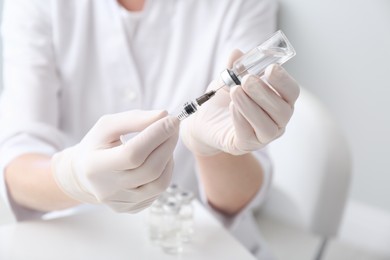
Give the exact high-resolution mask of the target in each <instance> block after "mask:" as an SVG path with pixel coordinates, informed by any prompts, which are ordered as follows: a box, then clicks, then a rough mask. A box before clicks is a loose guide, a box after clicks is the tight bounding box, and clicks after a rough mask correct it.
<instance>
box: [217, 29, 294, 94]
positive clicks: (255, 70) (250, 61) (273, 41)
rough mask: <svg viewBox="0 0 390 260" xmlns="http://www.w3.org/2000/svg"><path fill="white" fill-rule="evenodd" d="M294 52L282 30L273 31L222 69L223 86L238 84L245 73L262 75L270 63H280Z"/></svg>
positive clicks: (289, 57) (292, 55)
mask: <svg viewBox="0 0 390 260" xmlns="http://www.w3.org/2000/svg"><path fill="white" fill-rule="evenodd" d="M295 54H296V52H295V50H294V48H293V47H292V45H291V44H290V42H289V40H288V39H287V37H286V36H285V35H284V33H283V32H282V31H280V30H279V31H277V32H275V33H274V34H273V35H272V36H271V37H270V38H269V39H268V40H266V41H265V42H263V43H262V44H260V45H259V46H257V47H256V48H254V49H252V50H250V51H249V52H247V53H245V54H244V55H243V56H241V57H240V58H238V59H237V60H236V61H235V62H234V63H233V66H232V68H231V69H225V70H224V71H222V73H221V75H220V77H221V80H222V82H223V83H224V86H228V87H233V86H236V85H240V84H241V81H242V78H243V77H244V76H245V75H248V74H251V75H256V76H262V75H263V73H264V71H265V69H266V68H267V67H268V66H269V65H271V64H279V65H282V64H283V63H285V62H286V61H288V60H289V59H291V58H292V57H294V56H295Z"/></svg>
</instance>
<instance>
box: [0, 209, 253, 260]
mask: <svg viewBox="0 0 390 260" xmlns="http://www.w3.org/2000/svg"><path fill="white" fill-rule="evenodd" d="M195 205H196V208H195V210H196V211H195V213H196V220H195V221H196V233H195V236H194V241H193V242H192V243H191V244H189V245H186V246H185V248H184V252H183V253H182V255H181V256H174V255H168V254H165V253H163V251H162V250H161V249H160V248H159V247H155V246H152V245H151V244H150V242H149V240H148V238H147V231H146V223H145V221H146V211H143V212H142V213H140V214H135V215H129V214H117V213H114V212H112V211H110V210H108V209H101V208H100V209H93V210H91V211H89V212H85V213H82V214H79V215H76V216H72V217H68V218H61V219H55V220H50V221H34V222H26V223H20V224H12V225H6V226H2V227H0V259H1V260H8V259H15V260H18V259H39V260H45V259H47V260H52V259H57V260H61V259H67V260H68V259H72V260H77V259H83V260H84V259H93V260H99V259H104V260H106V259H115V260H120V259H126V260H128V259H159V260H160V259H161V260H165V259H166V260H169V259H189V260H190V259H194V260H199V259H202V260H207V259H210V260H211V259H212V260H214V259H224V260H228V259H232V260H237V259H240V260H245V259H248V260H250V259H252V260H253V259H254V257H253V256H252V255H251V254H250V253H249V252H248V251H246V249H245V248H244V247H242V246H241V244H239V242H238V241H237V240H235V239H234V238H233V237H232V236H231V235H230V234H229V233H228V232H227V231H226V230H225V229H224V228H223V227H222V226H221V225H220V223H219V222H217V221H216V220H215V219H214V218H213V217H212V216H211V215H210V213H208V212H207V211H206V210H205V209H204V208H203V207H202V206H201V205H200V204H199V203H196V204H195Z"/></svg>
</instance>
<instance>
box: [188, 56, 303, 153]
mask: <svg viewBox="0 0 390 260" xmlns="http://www.w3.org/2000/svg"><path fill="white" fill-rule="evenodd" d="M242 55H243V54H242V52H240V51H235V52H233V53H232V55H231V58H230V62H229V66H228V67H231V66H232V64H233V61H234V60H236V59H237V58H238V57H240V56H242ZM241 83H242V84H241V86H235V87H233V88H232V89H230V90H229V89H225V88H224V89H221V90H219V91H218V92H217V93H216V95H215V97H213V98H212V99H211V100H210V101H208V102H206V103H205V104H203V105H202V106H201V107H200V108H199V110H198V111H197V112H196V113H195V114H193V115H191V116H190V117H189V118H187V119H185V120H184V121H183V122H182V127H181V137H182V139H183V142H184V143H185V144H186V146H187V147H188V148H189V149H190V150H191V151H192V152H193V153H195V154H198V155H203V156H211V155H214V154H217V153H219V152H225V153H229V154H233V155H241V154H245V153H248V152H251V151H255V150H258V149H260V148H263V147H264V146H265V145H267V144H268V143H270V142H271V141H273V140H274V139H276V138H278V137H279V136H281V135H282V134H283V132H284V130H285V127H286V125H287V123H288V121H289V120H290V118H291V116H292V114H293V110H294V103H295V101H296V99H297V98H298V96H299V85H298V84H297V82H296V81H295V80H294V79H293V78H292V77H291V76H290V75H289V74H288V73H287V72H286V71H285V70H284V69H283V68H282V67H280V66H278V65H271V66H269V67H268V68H267V69H266V71H265V73H264V76H263V77H262V78H259V77H257V76H253V75H247V76H245V77H244V78H243V80H242V82H241ZM220 85H221V82H217V81H213V82H211V83H210V85H209V87H208V90H211V89H216V88H217V87H218V86H220Z"/></svg>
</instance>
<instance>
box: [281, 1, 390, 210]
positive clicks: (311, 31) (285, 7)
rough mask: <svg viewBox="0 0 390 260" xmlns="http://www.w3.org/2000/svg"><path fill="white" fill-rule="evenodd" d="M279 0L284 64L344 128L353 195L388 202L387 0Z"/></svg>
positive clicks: (389, 22)
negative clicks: (288, 54) (286, 47)
mask: <svg viewBox="0 0 390 260" xmlns="http://www.w3.org/2000/svg"><path fill="white" fill-rule="evenodd" d="M280 2H281V9H280V27H281V29H282V30H283V31H284V32H285V33H286V35H287V37H288V38H289V39H290V41H291V43H292V44H293V46H294V47H295V49H296V51H297V55H296V57H294V58H293V59H292V60H291V61H289V62H287V63H286V66H285V67H286V68H288V70H289V71H290V72H291V73H292V74H293V75H294V76H295V77H296V78H297V79H298V80H299V82H301V84H303V85H304V86H305V87H306V88H307V89H309V90H311V91H313V93H315V94H316V95H317V96H318V97H319V98H320V99H321V100H322V101H324V103H325V105H327V107H329V109H330V110H331V111H332V112H333V114H334V115H335V116H336V118H337V120H338V121H339V122H340V124H341V126H342V128H343V130H344V131H345V133H346V135H347V139H348V142H349V144H350V146H351V150H352V154H353V169H354V174H353V175H354V177H353V183H352V186H351V187H352V189H351V196H352V198H353V199H355V200H358V201H362V202H365V203H367V204H370V205H376V206H379V207H381V208H386V209H388V210H390V199H389V198H390V189H389V184H390V174H389V169H390V160H389V152H388V147H389V146H390V135H389V133H390V116H389V112H388V111H390V102H388V98H389V96H390V84H389V72H390V66H389V60H390V48H389V46H390V33H389V32H390V1H389V0H370V1H367V0H344V1H338V0H330V1H324V0H323V1H311V0H280Z"/></svg>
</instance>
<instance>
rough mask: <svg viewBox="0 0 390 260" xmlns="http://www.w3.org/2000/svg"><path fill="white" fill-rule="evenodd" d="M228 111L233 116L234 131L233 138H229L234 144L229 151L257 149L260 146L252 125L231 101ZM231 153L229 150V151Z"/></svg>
mask: <svg viewBox="0 0 390 260" xmlns="http://www.w3.org/2000/svg"><path fill="white" fill-rule="evenodd" d="M229 109H230V113H231V115H232V118H233V124H234V129H235V132H236V136H235V140H231V142H228V143H231V144H235V147H232V149H231V151H235V150H239V151H241V152H249V151H254V150H256V149H258V148H259V147H260V146H261V143H260V141H259V140H258V139H257V136H256V133H255V131H254V129H253V127H252V126H251V125H250V124H249V122H248V121H247V120H246V119H245V117H244V116H243V115H242V114H241V113H240V111H238V109H237V107H236V106H234V104H233V103H231V104H230V107H229ZM230 153H231V152H230Z"/></svg>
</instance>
